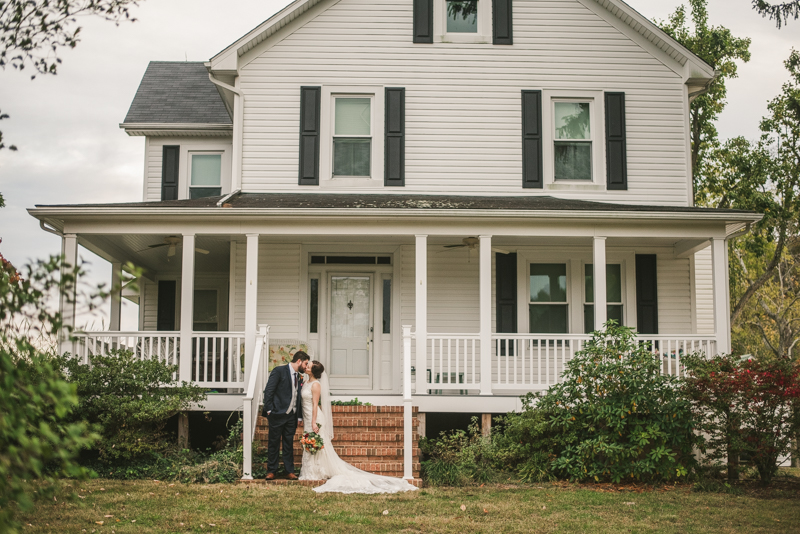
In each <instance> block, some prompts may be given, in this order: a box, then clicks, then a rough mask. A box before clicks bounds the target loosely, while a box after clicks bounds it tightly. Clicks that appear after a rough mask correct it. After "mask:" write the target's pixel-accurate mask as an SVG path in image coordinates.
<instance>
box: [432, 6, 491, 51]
mask: <svg viewBox="0 0 800 534" xmlns="http://www.w3.org/2000/svg"><path fill="white" fill-rule="evenodd" d="M434 1H435V4H434V17H433V23H434V33H435V41H437V42H451V43H484V44H488V43H491V42H492V2H491V0H434Z"/></svg>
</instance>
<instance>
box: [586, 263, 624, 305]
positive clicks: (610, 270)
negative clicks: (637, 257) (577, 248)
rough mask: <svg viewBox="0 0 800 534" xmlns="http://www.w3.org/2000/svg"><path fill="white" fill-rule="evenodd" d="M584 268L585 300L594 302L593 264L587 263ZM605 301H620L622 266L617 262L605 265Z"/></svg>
mask: <svg viewBox="0 0 800 534" xmlns="http://www.w3.org/2000/svg"><path fill="white" fill-rule="evenodd" d="M584 269H585V271H584V280H585V281H586V282H585V283H586V288H585V291H586V300H585V302H594V276H593V273H594V269H593V265H592V264H591V263H587V264H586V265H585V266H584ZM606 302H622V266H621V265H620V264H619V263H612V264H609V265H606Z"/></svg>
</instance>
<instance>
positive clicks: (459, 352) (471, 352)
mask: <svg viewBox="0 0 800 534" xmlns="http://www.w3.org/2000/svg"><path fill="white" fill-rule="evenodd" d="M428 347H429V348H428V354H429V357H428V360H427V361H428V365H427V376H426V382H427V383H428V384H430V386H431V388H432V389H433V390H434V391H436V392H439V391H441V390H459V391H466V390H469V389H480V386H481V354H480V337H479V336H478V335H477V334H428Z"/></svg>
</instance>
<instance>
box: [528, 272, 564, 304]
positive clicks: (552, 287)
mask: <svg viewBox="0 0 800 534" xmlns="http://www.w3.org/2000/svg"><path fill="white" fill-rule="evenodd" d="M566 301H567V265H566V264H564V263H532V264H531V302H566Z"/></svg>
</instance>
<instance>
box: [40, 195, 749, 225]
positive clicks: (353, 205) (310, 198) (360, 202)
mask: <svg viewBox="0 0 800 534" xmlns="http://www.w3.org/2000/svg"><path fill="white" fill-rule="evenodd" d="M36 208H37V209H47V210H48V211H50V210H51V209H58V208H66V211H72V210H71V209H70V208H72V209H75V210H76V211H84V210H86V209H93V208H94V209H98V210H104V209H106V208H112V209H114V208H116V209H119V210H138V209H142V210H155V209H159V210H169V211H171V212H173V213H176V214H179V213H181V211H182V210H186V209H201V210H217V209H220V208H222V209H231V208H232V209H243V210H347V211H350V212H352V211H353V210H419V211H422V212H425V211H438V210H445V211H459V210H468V211H484V210H486V211H516V212H520V211H522V212H526V211H527V212H595V213H615V212H616V213H618V212H624V213H631V214H633V213H650V214H657V213H661V214H668V213H669V214H686V215H694V216H699V217H701V218H705V217H704V216H712V217H713V218H717V219H719V218H723V219H724V218H729V219H731V220H742V221H753V220H759V219H761V215H760V214H758V213H755V212H752V211H745V210H736V209H718V208H701V207H694V206H656V205H642V204H614V203H606V202H593V201H588V200H575V199H565V198H557V197H552V196H548V195H516V196H476V195H463V196H462V195H413V194H344V193H236V194H234V195H230V196H229V197H228V198H226V197H224V196H215V197H207V198H198V199H185V200H165V201H158V202H126V203H103V204H53V205H37V206H36Z"/></svg>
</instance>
